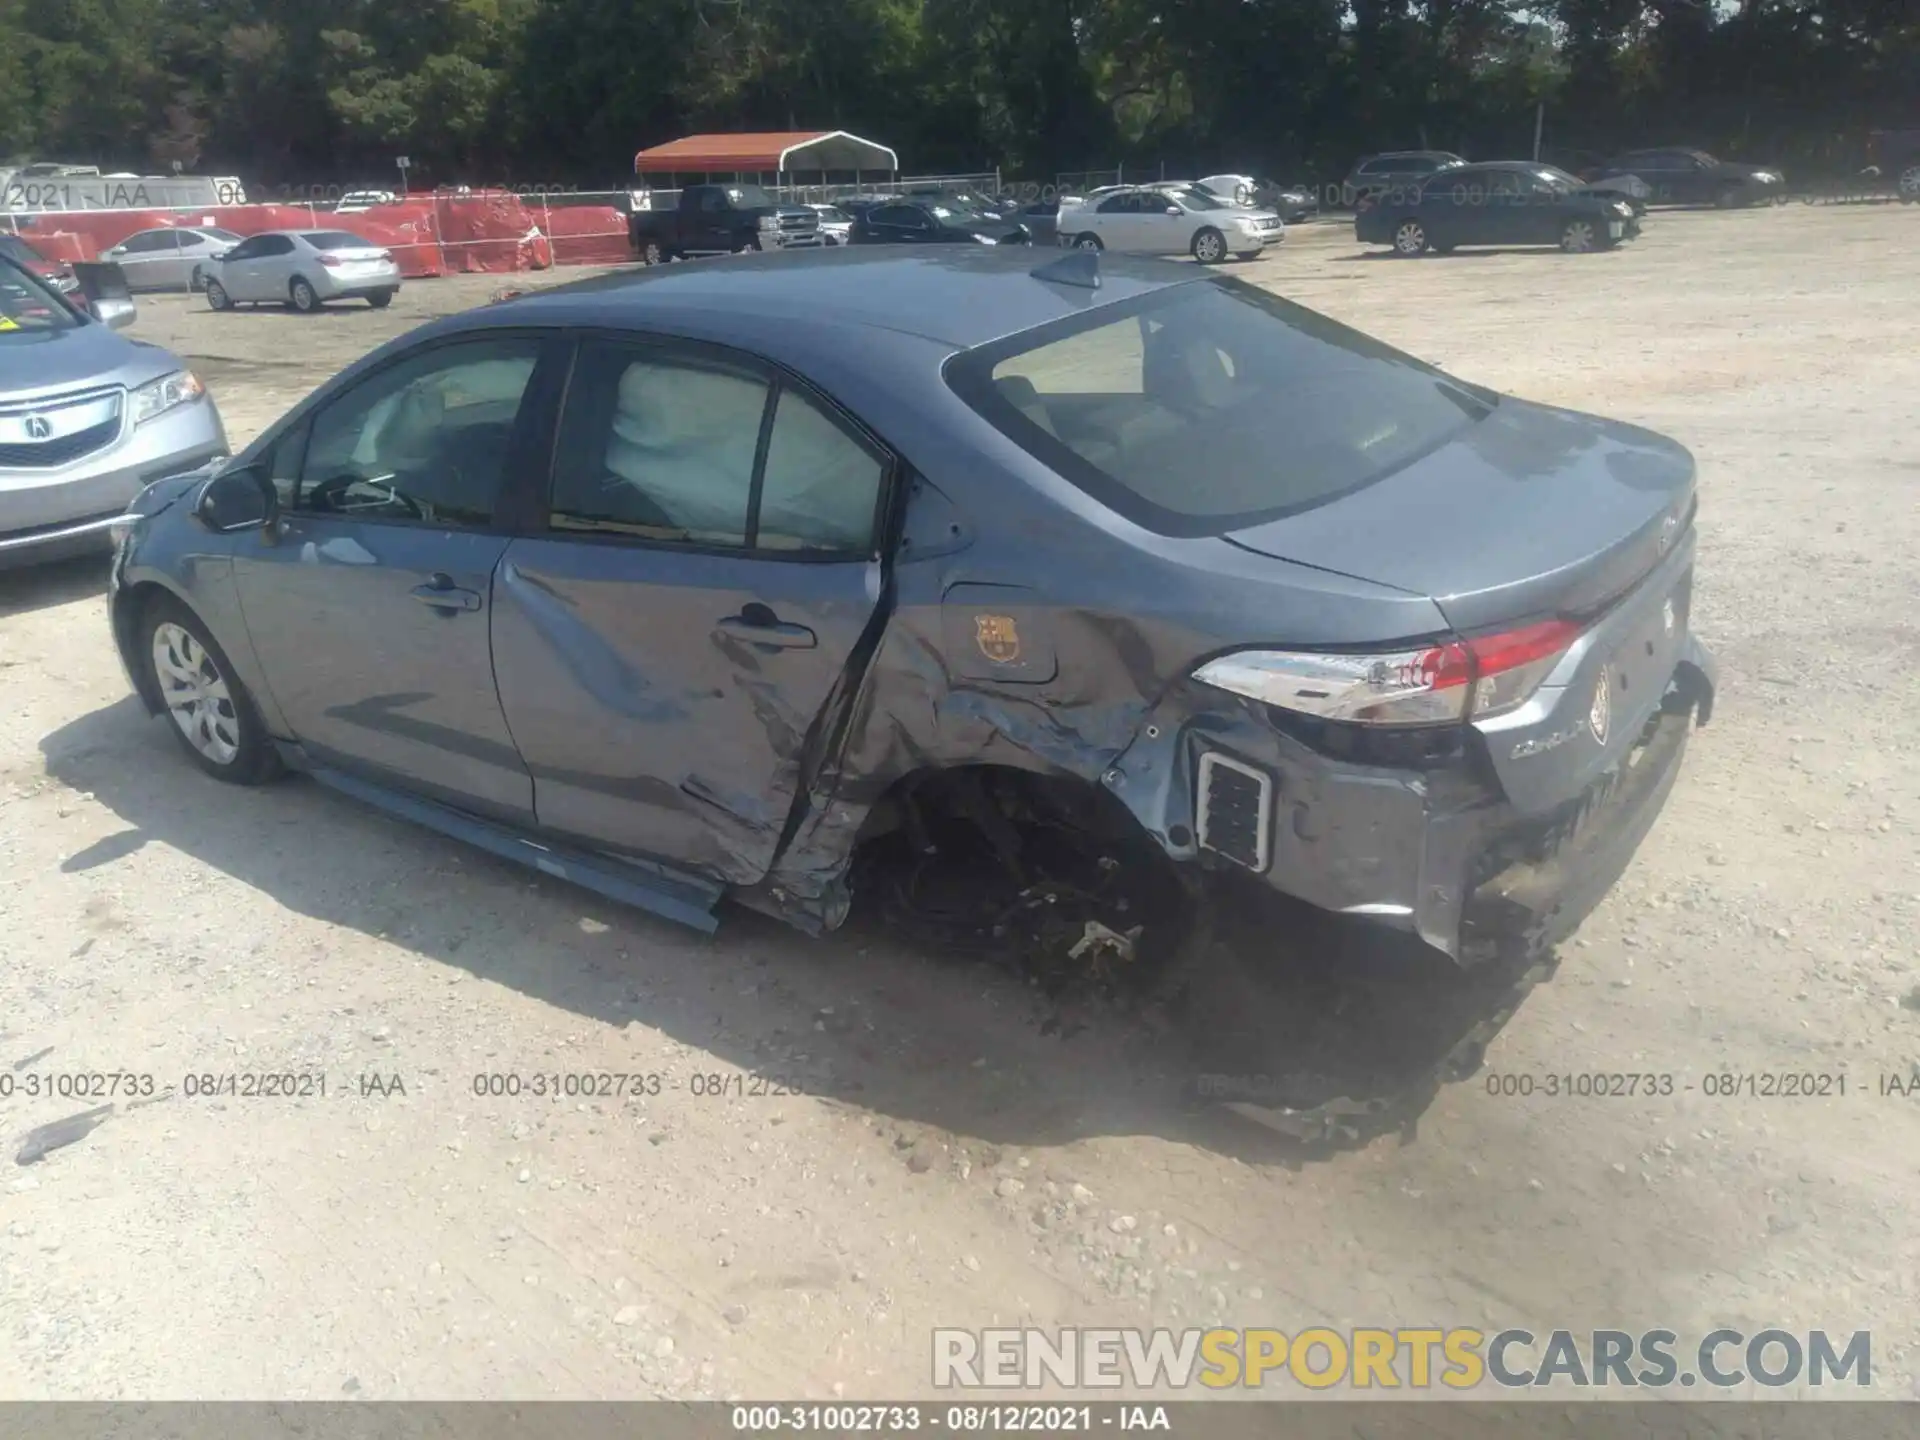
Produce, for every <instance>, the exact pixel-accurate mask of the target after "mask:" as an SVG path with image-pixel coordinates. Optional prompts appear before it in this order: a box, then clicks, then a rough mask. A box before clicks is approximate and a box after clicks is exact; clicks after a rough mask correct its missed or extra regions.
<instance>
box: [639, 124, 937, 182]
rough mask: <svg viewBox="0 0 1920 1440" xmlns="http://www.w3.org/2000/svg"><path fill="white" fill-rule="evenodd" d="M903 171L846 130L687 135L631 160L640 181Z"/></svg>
mask: <svg viewBox="0 0 1920 1440" xmlns="http://www.w3.org/2000/svg"><path fill="white" fill-rule="evenodd" d="M899 168H900V157H899V156H898V155H896V154H894V152H893V151H892V150H890V149H888V148H887V147H886V146H885V145H880V144H877V143H875V142H874V141H872V140H862V139H861V138H860V137H859V136H858V135H849V134H848V133H847V132H846V131H845V130H771V131H762V132H758V133H754V134H744V135H688V136H686V137H684V138H683V139H679V140H670V141H668V142H667V143H666V144H665V145H655V146H654V147H653V148H652V149H650V150H642V151H641V152H640V153H639V154H638V155H635V156H634V157H633V169H634V173H635V174H636V175H765V174H774V175H784V174H787V173H789V172H792V171H822V172H824V171H828V170H853V171H870V170H879V171H884V172H888V173H892V172H896V171H898V170H899Z"/></svg>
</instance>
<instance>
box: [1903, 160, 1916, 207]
mask: <svg viewBox="0 0 1920 1440" xmlns="http://www.w3.org/2000/svg"><path fill="white" fill-rule="evenodd" d="M1900 203H1901V204H1902V205H1912V204H1915V203H1920V165H1909V166H1907V168H1906V169H1904V170H1902V171H1901V172H1900Z"/></svg>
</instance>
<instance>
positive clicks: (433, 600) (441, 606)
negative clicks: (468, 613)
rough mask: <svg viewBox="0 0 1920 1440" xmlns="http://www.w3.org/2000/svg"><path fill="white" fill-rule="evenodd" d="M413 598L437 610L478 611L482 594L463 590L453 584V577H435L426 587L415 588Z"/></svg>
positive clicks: (417, 586) (418, 586)
mask: <svg viewBox="0 0 1920 1440" xmlns="http://www.w3.org/2000/svg"><path fill="white" fill-rule="evenodd" d="M413 598H414V599H416V600H418V601H419V602H420V603H421V604H422V605H430V606H432V607H433V608H434V609H435V610H446V611H449V612H451V611H456V610H478V609H479V608H480V592H479V591H477V590H462V589H461V588H460V587H459V586H458V585H455V584H454V583H453V577H452V576H451V575H435V576H434V577H433V578H432V579H430V580H428V581H427V583H426V584H424V585H416V586H414V587H413Z"/></svg>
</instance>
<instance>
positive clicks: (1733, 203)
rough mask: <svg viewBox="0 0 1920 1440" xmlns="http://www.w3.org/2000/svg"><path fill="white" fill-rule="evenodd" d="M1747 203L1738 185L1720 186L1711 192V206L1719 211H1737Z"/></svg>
mask: <svg viewBox="0 0 1920 1440" xmlns="http://www.w3.org/2000/svg"><path fill="white" fill-rule="evenodd" d="M1746 203H1747V197H1746V195H1745V193H1744V192H1743V191H1742V189H1741V187H1740V186H1738V185H1722V186H1721V187H1720V188H1719V189H1718V190H1716V191H1714V192H1713V204H1714V208H1715V209H1719V210H1738V209H1739V208H1740V207H1741V206H1742V205H1744V204H1746Z"/></svg>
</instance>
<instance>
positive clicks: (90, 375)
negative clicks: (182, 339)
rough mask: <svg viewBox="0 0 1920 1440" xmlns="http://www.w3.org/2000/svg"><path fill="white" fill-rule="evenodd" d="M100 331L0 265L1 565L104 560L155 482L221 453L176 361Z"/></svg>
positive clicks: (112, 322)
mask: <svg viewBox="0 0 1920 1440" xmlns="http://www.w3.org/2000/svg"><path fill="white" fill-rule="evenodd" d="M102 307H103V310H104V313H105V314H106V315H107V316H108V317H109V318H108V319H106V320H102V319H100V318H98V317H96V316H94V315H91V314H89V313H87V312H85V311H82V310H80V309H79V308H77V307H75V306H72V305H69V304H68V303H67V301H65V300H64V299H62V298H61V297H60V296H59V295H58V294H56V293H55V292H54V291H53V290H52V289H51V288H49V287H48V286H47V285H46V284H45V283H44V282H43V281H41V280H40V279H39V277H37V276H35V275H33V274H32V273H30V272H29V271H27V270H26V269H24V268H23V267H21V266H18V265H15V264H14V263H13V262H12V261H10V260H7V259H5V258H4V257H0V566H8V565H19V564H25V563H29V562H38V561H42V560H52V559H56V558H59V557H61V556H63V555H69V554H73V553H75V552H77V551H82V550H86V549H93V548H97V549H99V550H102V551H104V550H105V549H106V548H107V545H108V543H109V537H108V531H109V529H110V528H111V527H112V526H113V525H114V524H115V523H116V522H117V521H118V520H119V518H120V514H121V512H122V511H124V510H125V509H126V507H127V502H128V501H129V500H130V499H132V498H133V497H134V496H135V495H136V494H138V493H139V491H140V488H141V487H142V486H143V485H145V484H146V483H147V482H149V481H151V480H154V479H156V478H159V477H162V476H166V475H174V474H178V473H180V472H181V471H186V470H192V469H194V468H195V467H197V466H201V465H204V464H206V463H207V462H208V461H209V460H212V459H214V458H216V457H220V456H224V455H225V454H226V453H227V435H226V431H225V430H224V429H223V428H222V427H221V424H220V412H219V411H218V410H216V409H215V408H214V404H213V401H212V399H211V398H210V397H209V396H208V395H207V393H206V390H205V389H204V387H202V385H201V384H200V381H199V380H198V379H196V378H195V376H194V374H193V372H192V371H191V370H189V369H187V367H186V365H185V364H184V363H182V361H181V360H180V358H179V357H178V356H177V355H174V354H172V353H171V352H170V351H166V350H162V349H161V348H160V347H159V346H157V345H148V344H143V343H141V342H139V341H134V340H128V339H126V338H125V337H123V336H120V335H116V334H115V333H114V330H115V329H116V328H117V327H118V326H119V325H123V324H125V323H126V322H127V321H130V320H131V319H132V318H133V309H132V306H131V304H129V303H128V302H125V301H120V302H102Z"/></svg>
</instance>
